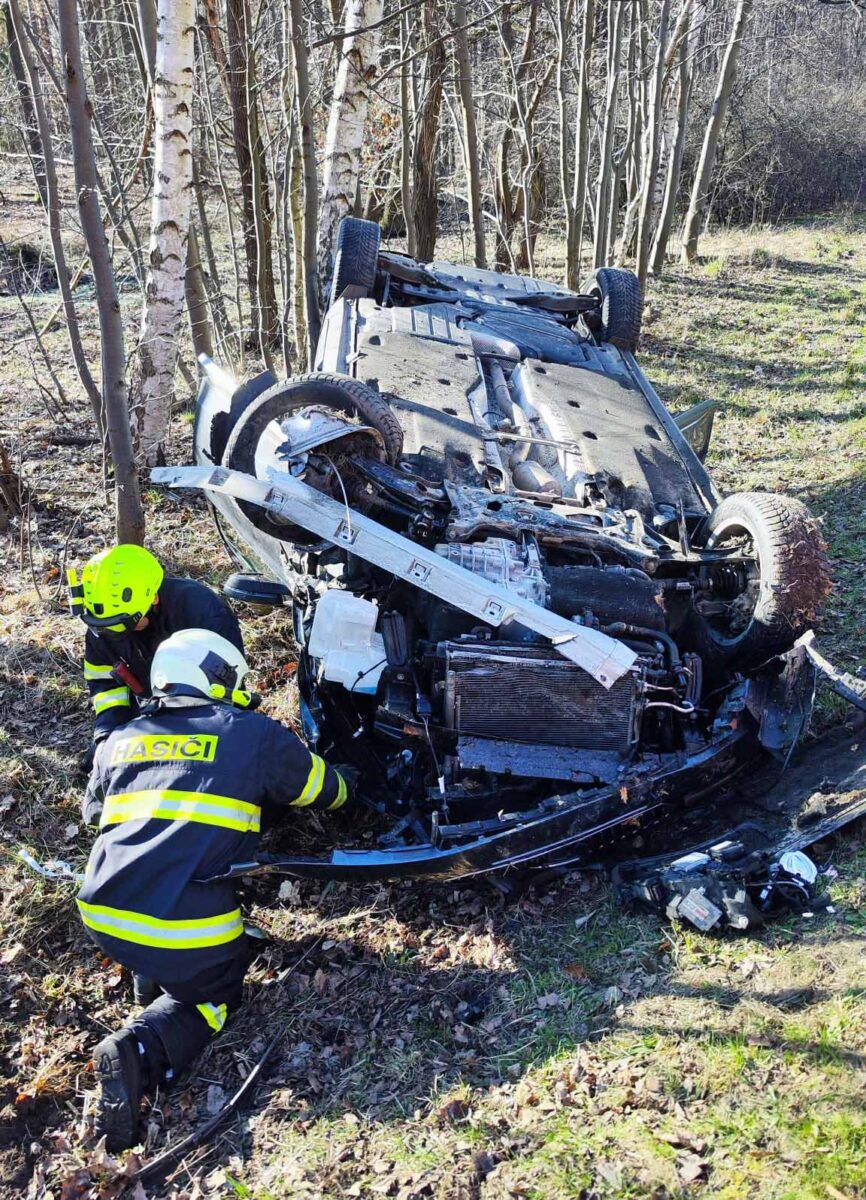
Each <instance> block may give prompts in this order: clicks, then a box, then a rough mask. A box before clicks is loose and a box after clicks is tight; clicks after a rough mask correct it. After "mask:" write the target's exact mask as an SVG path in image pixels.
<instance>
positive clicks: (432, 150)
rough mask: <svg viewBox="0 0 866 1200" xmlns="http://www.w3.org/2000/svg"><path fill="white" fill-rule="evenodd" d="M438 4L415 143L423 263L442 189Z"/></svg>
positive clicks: (431, 6) (429, 9)
mask: <svg viewBox="0 0 866 1200" xmlns="http://www.w3.org/2000/svg"><path fill="white" fill-rule="evenodd" d="M438 19H439V6H438V4H437V0H425V4H424V37H425V39H426V40H427V42H428V43H429V49H428V50H427V64H426V71H425V79H424V83H425V93H424V99H423V100H422V102H421V108H420V110H419V113H418V133H417V135H416V139H415V186H414V188H413V193H414V194H413V196H412V205H413V221H414V225H415V239H416V243H417V245H416V252H417V254H418V257H419V258H420V259H421V260H422V262H427V261H429V260H430V259H431V258H432V257H433V252H434V250H435V248H436V222H437V219H438V216H439V188H438V179H437V172H436V166H437V163H436V147H437V143H438V141H439V112H440V109H441V107H442V87H443V80H444V75H445V43H444V41H443V40H442V39H441V38H440V37H439V36H438V34H439V28H438Z"/></svg>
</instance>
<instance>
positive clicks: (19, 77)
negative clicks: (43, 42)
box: [3, 0, 48, 210]
mask: <svg viewBox="0 0 866 1200" xmlns="http://www.w3.org/2000/svg"><path fill="white" fill-rule="evenodd" d="M3 15H4V17H5V19H6V42H7V44H8V46H9V65H10V67H11V68H12V75H13V76H14V78H15V88H16V90H17V92H18V99H19V100H20V101H21V115H22V117H23V118H24V136H25V139H26V146H27V153H28V154H29V155H30V165H31V167H32V168H33V178H34V179H35V180H36V189H37V191H38V192H39V199H40V200H41V201H42V207H43V208H45V209H46V210H47V208H48V188H47V186H46V183H45V155H44V152H43V150H42V139H41V138H40V136H39V122H38V121H37V119H36V108H35V106H34V104H33V96H32V95H31V93H30V88H29V86H28V83H27V75H26V73H25V70H24V62H23V59H22V57H21V47H20V45H19V44H18V37H17V35H16V33H15V24H14V22H13V20H12V9H11V8H10V6H9V3H8V0H7V3H6V4H5V5H4V6H3Z"/></svg>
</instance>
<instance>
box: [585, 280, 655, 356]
mask: <svg viewBox="0 0 866 1200" xmlns="http://www.w3.org/2000/svg"><path fill="white" fill-rule="evenodd" d="M580 290H581V292H582V293H583V294H584V295H586V296H595V297H596V298H597V300H598V302H599V309H600V316H601V327H600V328H599V329H598V330H597V336H598V338H599V340H600V341H602V342H610V344H611V345H612V346H616V347H617V348H618V349H620V350H627V351H628V352H629V353H630V354H635V353H636V352H637V347H638V342H639V341H640V327H641V314H642V313H643V291H642V289H641V286H640V280H639V279H638V277H637V275H635V274H634V272H633V271H622V270H620V269H619V268H618V267H599V269H598V270H597V271H593V273H592V275H590V277H589V279H587V281H586V282H585V283H584V285H583V287H582V288H581V289H580Z"/></svg>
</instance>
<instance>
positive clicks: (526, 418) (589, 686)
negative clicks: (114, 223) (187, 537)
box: [153, 219, 861, 878]
mask: <svg viewBox="0 0 866 1200" xmlns="http://www.w3.org/2000/svg"><path fill="white" fill-rule="evenodd" d="M331 299H332V303H331V305H330V308H329V310H328V313H327V315H326V318H325V322H324V325H323V329H322V335H321V338H320V340H319V345H318V350H317V355H316V361H315V364H314V368H315V369H314V370H313V371H312V372H311V373H310V374H307V375H304V376H299V377H295V378H290V379H289V380H287V381H285V382H278V381H277V380H276V379H274V377H273V376H272V375H269V374H267V373H266V374H265V375H263V376H260V377H258V378H257V379H255V380H252V381H250V382H248V383H246V384H242V385H237V384H236V383H235V381H234V380H232V379H231V378H230V377H228V376H227V374H226V373H225V372H224V371H223V370H222V369H221V368H219V367H217V366H216V365H215V364H213V363H211V362H209V361H204V362H203V364H202V366H203V381H202V386H201V390H200V393H199V399H198V405H197V414H196V425H195V435H194V442H195V450H194V454H195V461H196V464H197V465H196V466H194V467H191V468H170V467H169V468H161V469H158V470H156V471H155V472H154V473H153V478H154V480H155V481H157V482H161V483H165V484H169V485H171V486H174V487H194V488H199V489H202V490H203V491H204V492H205V494H206V495H207V497H208V499H209V501H210V502H211V505H212V507H213V510H214V514H215V516H216V519H217V521H218V524H219V527H220V530H221V533H222V535H223V538H224V540H225V542H226V544H227V545H228V547H229V548H230V551H231V553H232V555H233V557H234V558H235V559H236V561H237V563H238V566H239V568H240V569H239V571H238V572H236V573H235V574H234V575H233V576H231V577H230V578H229V579H228V580H227V581H226V585H225V590H226V592H227V594H228V595H229V596H230V597H232V598H234V599H235V600H237V601H242V602H246V603H251V604H259V605H274V604H280V605H282V604H286V605H290V606H291V609H292V614H293V624H294V633H295V639H296V642H297V646H298V672H297V682H298V689H299V705H300V716H301V724H302V733H303V736H304V738H305V740H306V741H307V743H308V744H309V745H310V747H311V748H313V749H315V750H317V751H318V752H319V753H322V754H325V755H326V756H328V757H329V759H330V760H331V761H333V762H335V763H343V764H348V765H350V766H351V767H352V768H353V769H354V772H355V773H356V774H357V778H358V784H357V794H358V796H359V797H360V798H361V799H362V800H363V801H364V802H365V804H366V805H367V807H368V808H369V809H370V810H371V812H373V813H375V814H377V819H378V821H379V832H378V835H377V841H376V844H375V845H374V846H373V847H370V846H369V845H365V846H363V847H353V846H352V845H347V846H346V847H341V848H339V849H334V850H332V851H331V853H330V854H329V855H328V856H327V857H324V858H314V857H311V858H301V857H299V856H291V855H279V854H276V855H270V856H267V855H265V856H263V857H262V859H261V860H260V861H258V862H257V863H256V864H236V866H235V867H234V868H233V869H232V870H233V873H234V874H243V873H249V872H250V871H253V870H281V871H285V872H287V873H292V874H310V875H327V876H329V877H337V878H340V877H359V876H361V877H378V878H390V877H395V876H399V875H402V874H415V875H430V876H432V875H443V874H446V875H447V874H468V873H474V872H479V871H485V870H491V869H502V868H505V867H515V866H517V865H519V864H523V863H535V864H538V863H546V864H551V863H553V864H564V863H567V862H576V861H585V860H586V855H587V854H589V855H590V857H591V856H592V855H597V853H598V849H599V847H600V846H602V845H604V844H606V843H607V842H608V841H609V839H610V838H611V837H613V836H614V835H621V834H622V832H623V831H625V832H626V833H627V834H628V835H629V836H630V837H632V838H633V837H634V835H635V834H637V835H638V836H639V838H644V837H645V836H646V835H647V834H648V831H650V830H662V831H666V832H667V834H668V835H671V833H672V828H673V830H674V831H675V830H676V827H677V825H678V824H680V823H681V821H682V820H683V817H682V814H684V813H686V812H687V810H688V809H689V806H691V807H692V809H694V806H695V805H696V804H699V803H703V802H704V801H705V798H706V797H707V795H709V794H710V793H711V792H713V791H715V792H716V793H718V792H719V791H720V790H721V789H722V788H723V786H724V784H725V781H727V780H729V779H732V778H735V777H736V776H737V773H738V772H742V770H743V764H744V763H745V764H750V768H749V769H752V768H753V767H754V766H755V763H756V759H758V758H761V757H768V756H775V758H776V759H778V760H780V761H784V760H785V759H786V758H787V756H789V755H790V753H791V751H792V749H793V747H794V745H795V744H796V742H797V740H798V739H799V738H800V737H801V736H802V735H803V733H804V732H805V731H806V729H807V727H808V723H809V718H810V713H811V707H812V702H813V695H814V685H815V668H816V663H817V665H818V667H819V668H821V669H823V667H821V663H822V662H823V660H820V655H818V654H817V651H815V649H814V645H813V641H812V639H811V636H810V629H811V626H812V623H813V621H814V619H815V616H816V614H817V612H818V609H819V607H820V604H821V602H822V600H823V599H824V597H825V595H826V593H827V591H828V590H829V586H830V585H829V576H828V568H827V560H826V553H825V548H824V545H823V542H822V539H821V536H820V531H819V527H818V525H817V523H816V521H815V520H814V518H813V517H812V516H811V515H810V514H809V512H808V510H807V509H806V508H805V507H804V506H803V505H802V504H801V503H800V502H799V501H798V500H795V499H793V498H791V497H787V496H775V495H770V494H767V493H759V492H754V493H746V494H741V495H736V496H730V497H727V498H724V499H723V498H721V497H720V496H719V495H718V493H717V492H716V490H715V488H714V486H713V483H712V481H711V479H710V477H709V475H708V473H707V471H706V469H705V467H704V465H703V457H704V455H705V454H706V450H707V446H708V444H709V438H710V432H711V427H712V418H713V412H714V405H713V404H712V403H709V402H705V403H704V404H702V405H699V406H698V407H697V409H695V410H692V411H691V412H688V413H685V414H679V415H678V416H677V417H674V416H672V415H671V413H669V412H668V410H667V409H666V408H665V406H664V404H663V403H662V401H661V400H660V399H659V397H658V395H657V394H656V392H655V391H654V389H653V388H652V386H651V384H650V383H649V381H648V380H647V379H646V377H645V376H644V375H643V373H642V371H641V370H640V368H639V367H638V365H637V362H636V360H635V357H634V352H635V350H636V348H637V343H638V338H639V334H640V315H641V294H640V288H639V286H638V283H637V280H636V279H635V277H634V276H632V275H631V274H630V273H629V272H625V271H618V270H614V269H612V268H605V269H603V270H601V271H597V272H596V273H595V274H594V275H593V276H592V278H591V279H590V280H589V281H588V282H587V284H586V285H585V286H584V287H583V288H582V290H581V292H580V293H579V294H578V293H573V292H570V291H567V290H566V289H564V288H562V287H559V286H557V285H554V284H545V283H541V282H539V281H537V280H535V279H528V278H523V277H520V276H503V275H497V274H494V273H493V272H487V271H479V270H475V269H472V268H467V267H461V266H454V265H451V264H446V263H432V264H421V263H417V262H415V261H413V260H411V259H408V258H406V257H405V256H402V255H395V254H390V253H386V252H384V251H382V250H381V248H380V246H379V239H378V230H377V227H375V226H373V225H371V224H370V223H369V222H363V221H355V220H352V219H349V220H347V221H346V222H344V224H343V226H342V228H341V232H340V238H339V242H338V253H337V261H336V268H335V278H334V283H333V287H332V295H331ZM819 660H820V661H819ZM831 670H832V668H831ZM837 674H838V673H837ZM841 686H844V687H846V688H847V689H848V691H849V692H852V694H853V696H854V698H855V702H859V701H858V700H857V697H859V696H860V694H861V692H860V689H859V687H858V685H857V681H852V680H850V677H845V679H844V680H842V684H841ZM733 815H734V817H736V813H734V814H733ZM846 819H850V817H848V818H846ZM673 840H674V841H675V840H676V839H675V838H674V839H673ZM698 840H700V839H698ZM641 844H644V845H646V844H649V843H646V842H642V843H641Z"/></svg>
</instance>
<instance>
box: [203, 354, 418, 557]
mask: <svg viewBox="0 0 866 1200" xmlns="http://www.w3.org/2000/svg"><path fill="white" fill-rule="evenodd" d="M310 404H319V405H323V406H324V407H326V408H333V409H336V410H337V411H338V412H342V413H346V414H347V415H349V416H354V415H355V414H357V415H358V416H359V417H360V418H361V420H362V421H363V422H364V423H365V424H366V425H372V426H373V428H374V429H378V431H379V433H381V435H382V440H383V441H384V443H385V453H386V455H387V457H388V461H389V462H391V463H396V462H397V461H398V459H399V457H400V453H401V451H402V448H403V429H402V426H401V425H400V422H399V421H398V420H397V418H396V417H395V416H394V413H393V412H392V411H391V409H390V408H389V407H388V404H387V402H386V401H385V400H383V399H382V397H381V396H380V395H379V394H378V392H374V391H373V389H372V388H370V387H367V385H366V384H365V383H361V382H360V380H357V379H352V378H351V377H350V376H348V375H329V374H327V373H326V372H324V371H317V372H313V373H311V374H309V375H298V376H297V377H295V378H294V379H287V380H285V381H284V382H283V383H277V384H274V386H273V387H270V388H268V390H267V391H266V392H263V393H262V394H261V396H259V397H257V398H256V399H255V400H254V401H253V403H252V404H250V405H249V407H248V408H247V409H246V411H245V412H244V414H243V415H242V416H241V418H240V420H239V421H238V422H237V424H236V425H235V427H234V429H233V430H232V432H231V435H230V436H229V439H228V442H227V443H226V448H225V452H224V453H223V458H222V463H223V466H225V467H230V468H231V469H232V470H235V471H245V472H246V473H247V474H249V475H254V474H255V455H256V446H257V445H258V442H259V438H260V437H261V435H262V433H263V432H264V431H265V429H266V427H267V426H268V425H269V424H270V422H271V421H273V420H274V419H275V418H277V419H278V418H280V417H284V416H286V415H287V414H288V413H290V412H293V411H295V410H297V409H301V408H306V407H307V406H308V405H310ZM237 504H238V507H239V508H240V510H241V512H242V513H243V514H244V515H245V516H246V517H248V518H249V520H250V521H252V523H253V524H254V525H255V526H256V528H257V529H260V530H261V531H262V532H263V533H267V534H270V536H271V537H276V538H280V539H282V540H286V541H291V542H295V543H297V544H298V545H310V544H312V543H314V542H315V541H316V540H317V539H316V537H315V535H313V534H311V533H309V532H307V531H306V530H304V529H301V528H299V527H297V526H293V525H286V524H281V523H279V522H277V521H273V520H271V518H270V517H269V516H268V514H267V513H266V512H264V510H263V509H261V508H259V507H258V506H257V505H255V504H250V503H249V502H248V501H246V500H238V501H237Z"/></svg>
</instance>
